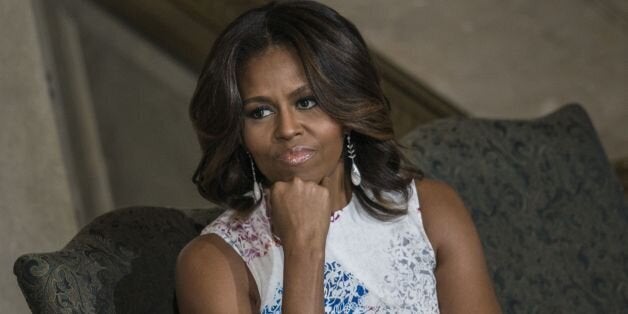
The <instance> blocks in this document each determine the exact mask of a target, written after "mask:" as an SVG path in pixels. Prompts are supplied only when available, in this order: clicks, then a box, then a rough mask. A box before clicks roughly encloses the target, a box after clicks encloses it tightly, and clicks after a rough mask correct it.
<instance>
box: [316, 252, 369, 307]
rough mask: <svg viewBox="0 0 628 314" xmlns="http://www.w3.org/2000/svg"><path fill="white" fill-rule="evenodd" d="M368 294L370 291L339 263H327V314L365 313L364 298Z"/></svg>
mask: <svg viewBox="0 0 628 314" xmlns="http://www.w3.org/2000/svg"><path fill="white" fill-rule="evenodd" d="M368 293H369V291H368V289H366V287H364V285H362V283H360V282H359V281H358V280H357V279H356V278H355V277H354V276H353V274H351V273H349V272H347V271H345V270H344V269H343V268H342V267H341V266H340V265H339V264H338V263H337V262H335V261H333V262H327V263H325V313H355V312H356V311H357V312H358V313H363V312H365V311H364V310H363V308H364V304H363V301H364V296H366V295H367V294H368Z"/></svg>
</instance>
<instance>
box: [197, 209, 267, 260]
mask: <svg viewBox="0 0 628 314" xmlns="http://www.w3.org/2000/svg"><path fill="white" fill-rule="evenodd" d="M207 233H215V234H217V235H219V236H220V237H222V238H223V239H224V240H225V241H226V242H227V243H228V244H229V245H230V246H231V247H233V248H235V249H236V250H237V251H238V252H239V253H240V255H241V256H242V259H244V261H245V262H246V263H247V264H248V263H249V262H250V261H252V260H253V259H255V258H258V257H262V256H264V255H266V254H267V253H268V251H269V250H270V249H271V248H273V247H275V246H278V243H277V242H276V241H275V239H274V238H273V236H272V233H271V232H270V222H269V220H268V217H266V216H265V215H263V214H261V211H255V212H253V213H251V215H250V216H248V217H247V218H246V219H241V218H236V217H234V215H233V212H231V211H229V212H226V213H224V214H223V215H221V216H220V217H218V218H217V219H216V220H214V221H213V222H212V223H211V224H210V225H209V226H208V227H206V228H205V230H203V232H202V234H207Z"/></svg>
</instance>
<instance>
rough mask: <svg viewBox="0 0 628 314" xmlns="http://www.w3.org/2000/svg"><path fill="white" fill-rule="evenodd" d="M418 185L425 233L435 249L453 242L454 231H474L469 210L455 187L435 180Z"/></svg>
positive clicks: (423, 181) (421, 182) (418, 183)
mask: <svg viewBox="0 0 628 314" xmlns="http://www.w3.org/2000/svg"><path fill="white" fill-rule="evenodd" d="M416 185H417V192H418V194H419V195H418V196H419V201H420V204H421V213H422V216H423V224H424V227H425V231H426V233H427V234H428V237H429V238H430V241H431V242H432V245H433V246H434V248H435V249H437V248H440V247H442V245H443V244H446V243H447V242H448V240H451V239H450V238H449V237H450V236H451V235H452V231H470V230H469V229H470V228H471V229H473V221H472V220H471V217H470V214H469V210H468V209H467V208H466V207H465V205H464V203H463V201H462V199H461V198H460V196H459V195H458V193H457V192H456V190H455V189H454V188H453V187H451V186H450V185H449V184H447V183H445V182H443V181H438V180H433V179H422V180H420V181H418V182H417V183H416Z"/></svg>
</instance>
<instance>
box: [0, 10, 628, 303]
mask: <svg viewBox="0 0 628 314" xmlns="http://www.w3.org/2000/svg"><path fill="white" fill-rule="evenodd" d="M323 2H324V3H326V4H328V5H330V6H332V7H334V8H336V9H337V10H338V11H340V12H341V13H342V14H344V15H346V16H347V17H348V18H349V19H350V20H352V21H353V22H355V23H356V25H357V26H358V28H359V29H360V30H361V31H362V33H363V35H364V37H365V38H366V40H367V42H368V43H369V44H370V46H371V48H372V50H373V54H374V58H375V59H376V62H377V64H378V66H379V67H380V71H381V72H382V75H383V77H384V82H383V83H384V86H385V88H386V91H387V93H388V95H389V97H390V98H391V100H392V102H393V105H394V106H395V117H394V119H395V123H396V125H395V128H396V130H397V132H398V133H399V134H403V133H404V132H407V131H408V130H409V129H411V128H412V127H413V126H414V125H416V124H418V123H425V122H428V121H430V120H431V119H435V118H439V117H445V116H451V115H470V116H481V117H500V118H531V117H538V116H541V115H543V114H546V113H548V112H551V111H552V110H554V109H556V108H558V107H559V106H560V105H562V104H564V103H565V102H571V101H576V102H580V103H582V104H583V105H584V106H585V108H586V109H587V110H588V112H589V114H590V115H591V118H592V119H593V122H594V125H595V127H596V128H597V130H598V132H599V134H600V137H601V140H602V142H603V144H604V147H605V149H606V151H607V153H608V154H609V157H610V158H611V160H613V161H614V162H616V164H617V165H618V171H622V170H621V169H620V168H621V167H619V165H621V164H622V160H626V158H628V132H627V128H626V124H627V123H628V88H626V87H627V86H628V4H627V3H626V2H625V1H622V0H595V1H584V0H575V1H574V0H572V1H566V0H559V1H550V2H548V1H523V0H507V1H498V0H478V1H472V2H469V1H429V0H391V1H374V0H368V1H367V0H343V1H332V0H326V1H323ZM262 3H265V1H263V0H235V1H226V0H224V1H194V0H125V1H122V0H58V1H46V0H30V1H21V0H0V36H1V37H0V38H2V39H1V41H0V73H1V75H0V101H1V104H0V151H1V154H0V198H1V203H0V214H1V217H2V218H0V242H1V243H2V248H3V249H4V253H3V254H2V259H1V260H0V291H2V292H1V293H0V305H2V311H3V312H5V311H6V312H7V313H27V312H28V309H27V307H26V304H25V302H24V301H23V298H22V296H21V293H20V292H19V288H18V287H17V284H16V282H15V278H14V276H13V274H12V265H13V261H14V260H15V259H16V258H17V257H18V256H19V255H20V254H23V253H26V252H35V251H50V250H56V249H59V248H60V247H62V246H63V245H64V244H65V243H67V241H69V240H70V239H71V237H72V235H73V234H75V233H76V232H77V231H78V230H79V228H80V227H81V226H82V225H83V224H85V223H86V222H87V221H90V220H91V219H93V218H94V217H95V216H97V215H99V214H102V213H104V212H106V211H109V210H111V209H113V208H119V207H123V206H131V205H157V206H169V207H177V208H191V207H205V206H208V204H207V202H206V201H205V200H203V199H202V198H200V197H199V196H198V195H197V193H196V191H195V188H194V186H193V185H192V183H191V181H190V178H191V175H192V173H193V171H194V169H195V167H196V163H197V162H198V157H199V153H200V152H199V149H198V147H197V144H196V139H195V137H194V134H193V131H192V128H191V125H190V124H189V122H188V118H187V105H188V102H189V99H190V97H191V94H192V92H193V90H194V84H195V79H196V75H197V73H198V70H199V67H200V64H201V63H202V59H203V57H204V55H205V54H206V52H207V49H208V47H209V46H210V45H211V42H212V41H213V39H214V38H215V36H216V35H217V33H218V32H219V31H220V30H221V29H222V28H223V27H224V25H226V23H227V22H228V21H229V20H231V19H233V18H234V17H235V16H237V14H239V13H240V12H241V11H242V10H244V9H246V8H249V7H251V6H255V5H259V4H262ZM622 169H623V168H622Z"/></svg>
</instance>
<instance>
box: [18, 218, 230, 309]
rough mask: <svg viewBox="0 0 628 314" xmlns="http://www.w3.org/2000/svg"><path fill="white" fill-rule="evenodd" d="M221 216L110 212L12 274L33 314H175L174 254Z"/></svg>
mask: <svg viewBox="0 0 628 314" xmlns="http://www.w3.org/2000/svg"><path fill="white" fill-rule="evenodd" d="M220 213H221V210H220V209H217V208H213V209H198V210H177V209H169V208H160V207H129V208H122V209H118V210H114V211H112V212H109V213H106V214H104V215H102V216H100V217H98V218H96V219H95V220H94V221H92V222H90V223H89V224H88V225H87V226H85V227H84V228H83V229H82V230H81V231H79V233H78V234H77V235H76V236H75V237H74V238H73V239H72V240H71V241H70V243H68V244H67V245H66V246H65V247H64V248H63V249H61V250H59V251H57V252H52V253H40V254H26V255H23V256H21V257H20V258H18V260H17V261H16V262H15V265H14V273H15V275H16V276H17V279H18V283H19V285H20V288H21V289H22V292H23V294H24V296H25V297H26V301H27V302H28V305H29V307H30V308H31V310H32V311H33V312H34V313H176V312H177V311H176V301H175V293H174V292H175V291H174V267H175V263H176V258H177V255H178V253H179V251H180V250H181V249H182V248H183V246H184V245H185V244H186V243H187V242H189V241H190V240H192V238H194V237H195V236H197V235H198V234H199V233H200V231H201V229H202V228H203V227H204V226H206V225H207V224H208V223H209V222H211V221H212V220H213V219H214V218H216V217H217V216H218V215H219V214H220Z"/></svg>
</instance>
